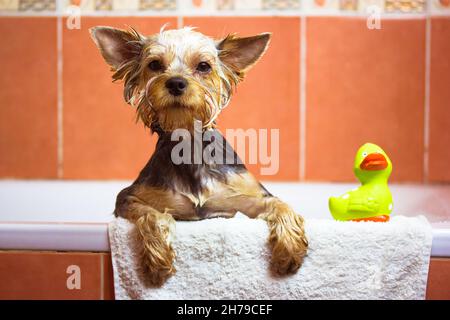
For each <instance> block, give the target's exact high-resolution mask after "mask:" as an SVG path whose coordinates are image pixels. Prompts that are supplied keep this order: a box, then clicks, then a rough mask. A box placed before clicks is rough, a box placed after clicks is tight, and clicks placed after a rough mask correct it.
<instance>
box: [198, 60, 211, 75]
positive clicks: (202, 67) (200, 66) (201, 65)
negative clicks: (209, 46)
mask: <svg viewBox="0 0 450 320" xmlns="http://www.w3.org/2000/svg"><path fill="white" fill-rule="evenodd" d="M197 71H199V72H202V73H207V72H209V71H211V66H210V65H209V63H208V62H200V63H199V64H198V66H197Z"/></svg>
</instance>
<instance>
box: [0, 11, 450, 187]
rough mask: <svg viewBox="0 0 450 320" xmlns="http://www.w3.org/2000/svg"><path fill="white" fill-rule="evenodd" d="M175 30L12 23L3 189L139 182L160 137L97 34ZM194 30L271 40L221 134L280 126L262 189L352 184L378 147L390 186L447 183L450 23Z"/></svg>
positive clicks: (345, 21) (255, 21) (119, 21)
mask: <svg viewBox="0 0 450 320" xmlns="http://www.w3.org/2000/svg"><path fill="white" fill-rule="evenodd" d="M302 19H305V20H304V21H302ZM166 22H168V23H170V26H171V27H175V26H177V18H176V17H85V18H83V19H82V28H81V30H68V29H66V28H65V27H64V24H65V21H64V19H63V20H60V21H58V20H57V18H56V17H53V18H52V17H48V18H32V17H27V18H24V17H21V18H9V17H1V18H0V34H2V37H3V42H2V43H7V44H8V45H2V46H0V67H1V69H0V70H1V74H0V178H27V179H28V178H35V179H36V178H44V179H54V178H60V179H133V178H135V177H136V176H137V174H138V172H139V170H140V169H141V168H142V167H143V165H144V164H145V163H146V161H147V159H148V157H149V156H150V154H151V152H152V150H153V148H154V145H155V140H156V139H155V137H151V136H150V134H149V132H148V130H145V129H144V128H143V126H142V125H141V124H140V123H138V124H135V122H134V117H135V115H134V110H132V108H131V107H129V106H128V105H127V104H126V103H124V102H123V99H122V87H121V85H120V84H112V83H111V78H110V76H111V74H110V72H109V68H108V67H107V66H106V65H105V63H104V62H103V60H102V58H101V57H100V55H99V53H98V51H97V49H96V47H95V45H94V44H93V43H92V41H91V39H90V37H89V33H88V28H89V27H90V26H94V25H112V26H117V27H124V26H125V25H131V26H135V27H136V28H137V29H138V30H140V31H141V32H142V33H145V34H150V33H154V32H158V30H159V28H160V26H161V25H162V24H164V23H166ZM58 23H60V24H61V26H60V27H61V29H60V30H62V32H61V33H60V34H59V36H58ZM183 24H184V25H192V26H198V27H199V30H200V31H202V32H204V33H206V34H208V35H212V36H215V37H221V36H224V35H226V34H227V33H229V32H238V33H240V34H242V35H251V34H255V33H259V32H263V31H271V32H273V41H272V44H271V47H270V48H269V50H268V52H267V54H266V56H265V57H264V58H263V59H262V61H261V62H260V63H259V64H258V65H257V66H255V68H254V69H253V70H251V71H250V73H249V75H248V77H247V79H246V80H245V81H244V83H243V84H242V85H241V86H240V87H239V88H238V90H237V93H236V95H235V97H234V99H233V101H232V103H231V104H230V106H229V107H228V108H227V109H226V110H224V112H223V113H222V115H221V117H220V118H219V125H220V128H221V129H222V130H224V129H226V128H243V129H247V128H255V129H260V128H261V129H271V128H274V129H280V170H279V172H278V173H277V174H276V175H274V176H260V175H259V174H258V172H259V167H260V166H259V165H252V166H250V169H251V170H252V171H253V172H254V173H256V174H257V175H258V176H259V177H260V178H261V179H264V180H278V181H299V180H302V181H303V180H305V181H353V175H352V171H351V166H352V162H353V156H354V153H355V151H356V149H357V148H358V146H359V145H360V144H362V143H364V142H366V141H371V142H375V143H378V144H380V145H381V146H382V147H384V148H385V150H386V151H387V152H388V154H389V155H390V156H391V158H392V160H393V162H394V172H393V176H392V180H393V181H397V182H419V183H421V182H426V181H429V182H450V169H449V168H448V163H449V162H450V147H449V146H450V129H449V127H450V111H449V110H450V94H449V92H450V91H449V90H448V87H449V83H450V54H449V50H450V46H449V44H450V41H448V40H449V39H450V17H439V18H431V19H430V21H429V24H428V27H429V29H428V31H429V32H428V33H427V21H426V19H422V18H414V19H398V20H396V19H387V20H383V21H382V29H381V30H368V29H367V28H366V25H365V20H364V19H361V18H351V17H334V18H331V17H308V18H300V17H239V18H236V17H214V18H211V17H184V19H183ZM302 37H304V38H302ZM58 41H60V45H61V49H62V51H61V52H60V53H59V54H58ZM302 45H305V47H303V48H302ZM427 48H428V49H429V56H427V54H426V52H427ZM301 52H303V53H304V54H303V55H302V54H301ZM58 61H59V63H60V64H61V66H62V69H59V71H58ZM301 74H303V75H304V77H303V78H302V77H301ZM427 74H429V77H427ZM427 86H428V88H429V90H428V91H427ZM427 92H429V94H427ZM302 101H304V102H305V103H304V104H302ZM301 108H302V109H301ZM301 110H303V113H302V112H301ZM301 115H302V116H301ZM58 117H59V118H58ZM58 119H59V120H58ZM61 119H62V121H61ZM58 121H59V122H58ZM303 125H304V126H305V127H302V126H303Z"/></svg>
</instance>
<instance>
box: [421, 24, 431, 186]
mask: <svg viewBox="0 0 450 320" xmlns="http://www.w3.org/2000/svg"><path fill="white" fill-rule="evenodd" d="M430 64H431V19H430V17H427V19H426V20H425V93H424V120H423V121H424V130H423V180H424V181H423V182H424V183H428V179H429V146H430V72H431V71H430Z"/></svg>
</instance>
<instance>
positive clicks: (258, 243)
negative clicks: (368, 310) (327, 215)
mask: <svg viewBox="0 0 450 320" xmlns="http://www.w3.org/2000/svg"><path fill="white" fill-rule="evenodd" d="M305 228H306V233H307V237H308V239H309V251H308V255H307V257H306V258H305V260H304V263H303V265H302V267H301V268H300V270H299V271H298V272H297V273H296V274H294V275H291V276H286V277H274V276H273V275H272V274H271V273H270V271H269V268H268V267H269V266H268V264H269V258H270V250H269V248H268V246H267V243H266V239H267V237H268V228H267V225H266V223H265V222H264V221H262V220H258V219H254V220H252V219H248V218H246V217H245V218H242V217H239V218H238V217H236V218H233V219H223V218H217V219H209V220H203V221H195V222H177V223H176V236H175V239H174V241H173V246H174V249H175V250H176V253H177V259H176V262H175V266H176V269H177V273H176V274H175V275H174V276H172V277H171V278H169V280H168V281H167V282H166V283H165V284H164V285H163V286H162V287H161V288H149V287H146V286H145V285H144V284H143V283H142V281H141V280H140V279H141V277H140V275H138V271H137V270H138V263H139V262H138V261H137V255H136V253H135V250H134V248H135V244H134V240H133V239H135V238H134V237H133V236H132V234H133V233H132V231H133V230H132V229H133V225H132V224H131V223H130V222H128V221H127V220H124V219H121V218H119V219H115V220H114V221H113V222H111V224H110V225H109V237H110V244H111V252H112V260H113V268H114V285H115V295H116V299H424V298H425V290H426V283H427V276H428V265H429V259H430V251H431V242H432V233H431V227H430V225H429V224H428V222H427V220H426V219H425V218H423V217H418V218H406V217H401V216H395V217H393V218H392V219H391V221H390V222H388V223H375V222H337V221H333V220H318V219H307V220H306V225H305Z"/></svg>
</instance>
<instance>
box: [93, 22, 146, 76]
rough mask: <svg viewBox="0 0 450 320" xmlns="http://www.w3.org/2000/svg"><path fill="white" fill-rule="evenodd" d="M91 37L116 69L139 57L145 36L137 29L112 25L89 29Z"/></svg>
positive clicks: (106, 59)
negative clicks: (112, 26)
mask: <svg viewBox="0 0 450 320" xmlns="http://www.w3.org/2000/svg"><path fill="white" fill-rule="evenodd" d="M89 32H90V33H91V37H92V39H93V40H94V42H95V44H96V45H97V47H98V48H99V50H100V53H101V54H102V56H103V58H104V59H105V61H106V62H107V63H108V64H109V65H110V66H111V67H112V68H113V69H114V70H117V69H119V67H120V66H121V65H122V64H123V63H125V62H127V61H129V60H131V59H135V58H137V57H138V56H139V55H140V53H141V50H142V47H143V44H144V40H145V37H144V36H142V35H141V34H139V33H138V32H137V31H136V30H134V29H132V28H130V30H129V31H128V30H121V29H116V28H111V27H93V28H91V29H89Z"/></svg>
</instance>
